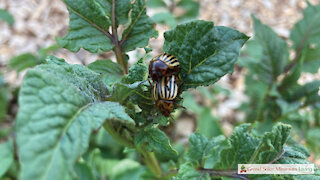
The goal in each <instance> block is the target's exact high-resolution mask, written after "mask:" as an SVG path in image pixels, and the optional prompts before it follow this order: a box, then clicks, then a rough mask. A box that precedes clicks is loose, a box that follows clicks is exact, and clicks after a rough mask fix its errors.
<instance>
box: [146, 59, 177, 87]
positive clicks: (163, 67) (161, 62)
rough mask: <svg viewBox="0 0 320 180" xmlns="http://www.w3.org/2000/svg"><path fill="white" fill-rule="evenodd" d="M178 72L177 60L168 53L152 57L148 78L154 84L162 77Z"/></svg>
mask: <svg viewBox="0 0 320 180" xmlns="http://www.w3.org/2000/svg"><path fill="white" fill-rule="evenodd" d="M179 72H180V64H179V61H178V59H177V58H176V57H175V56H174V55H171V54H168V53H164V54H160V55H158V56H156V57H154V58H153V59H152V60H151V61H150V64H149V76H150V77H151V79H152V80H153V81H156V82H160V81H161V78H162V77H170V76H172V75H177V74H179Z"/></svg>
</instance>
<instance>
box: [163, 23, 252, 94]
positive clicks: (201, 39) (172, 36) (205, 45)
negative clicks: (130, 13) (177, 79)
mask: <svg viewBox="0 0 320 180" xmlns="http://www.w3.org/2000/svg"><path fill="white" fill-rule="evenodd" d="M164 37H165V42H164V45H163V51H164V52H167V53H170V54H173V55H175V56H176V57H177V58H178V59H179V62H180V67H181V74H182V75H187V76H186V78H184V79H183V80H184V88H186V89H187V88H195V87H197V86H205V85H210V84H213V83H215V82H216V81H218V80H219V79H220V78H221V77H222V76H224V75H225V74H227V73H231V72H232V71H233V64H234V62H235V61H236V60H237V58H238V55H239V50H240V48H241V47H242V45H243V44H244V43H245V42H246V41H247V40H248V37H247V36H246V35H244V34H242V33H240V32H238V31H236V30H233V29H231V28H227V27H222V26H218V27H214V26H213V23H212V22H206V21H201V20H197V21H192V22H189V23H186V24H182V25H178V26H177V27H176V28H175V29H173V30H170V31H167V32H165V34H164Z"/></svg>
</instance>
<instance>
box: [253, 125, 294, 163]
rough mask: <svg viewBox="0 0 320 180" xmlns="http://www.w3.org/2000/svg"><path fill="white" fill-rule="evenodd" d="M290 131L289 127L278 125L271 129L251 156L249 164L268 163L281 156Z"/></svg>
mask: <svg viewBox="0 0 320 180" xmlns="http://www.w3.org/2000/svg"><path fill="white" fill-rule="evenodd" d="M290 130H291V126H289V125H286V124H281V123H279V124H277V125H275V126H274V127H273V128H272V131H271V132H267V133H265V134H264V136H263V138H262V140H261V142H260V144H259V146H258V147H257V148H256V150H255V152H254V153H253V155H252V156H251V160H250V163H253V162H254V164H263V163H269V162H272V161H273V160H274V159H275V158H276V157H277V156H279V155H281V152H282V151H283V147H284V145H285V143H286V142H287V140H288V138H289V135H290ZM258 154H259V155H258Z"/></svg>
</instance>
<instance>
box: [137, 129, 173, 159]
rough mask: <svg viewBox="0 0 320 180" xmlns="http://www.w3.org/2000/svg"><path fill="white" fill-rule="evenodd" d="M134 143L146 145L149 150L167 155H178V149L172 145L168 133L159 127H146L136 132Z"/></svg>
mask: <svg viewBox="0 0 320 180" xmlns="http://www.w3.org/2000/svg"><path fill="white" fill-rule="evenodd" d="M134 143H135V145H137V146H143V147H144V146H145V143H147V144H148V145H147V148H148V150H149V151H155V152H157V153H161V154H164V155H166V156H177V151H176V150H174V149H173V148H172V146H171V145H170V141H169V138H168V137H167V135H166V134H165V133H164V132H162V131H161V130H160V129H158V128H146V129H144V130H140V131H138V132H137V133H136V134H135V137H134Z"/></svg>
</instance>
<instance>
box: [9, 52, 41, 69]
mask: <svg viewBox="0 0 320 180" xmlns="http://www.w3.org/2000/svg"><path fill="white" fill-rule="evenodd" d="M40 62H41V60H40V59H38V58H37V57H36V56H35V55H33V54H31V53H24V54H21V55H19V56H15V57H13V58H11V59H10V61H9V67H10V68H12V69H15V70H17V71H18V72H21V71H23V70H25V69H27V68H30V67H34V66H36V65H38V64H40Z"/></svg>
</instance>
